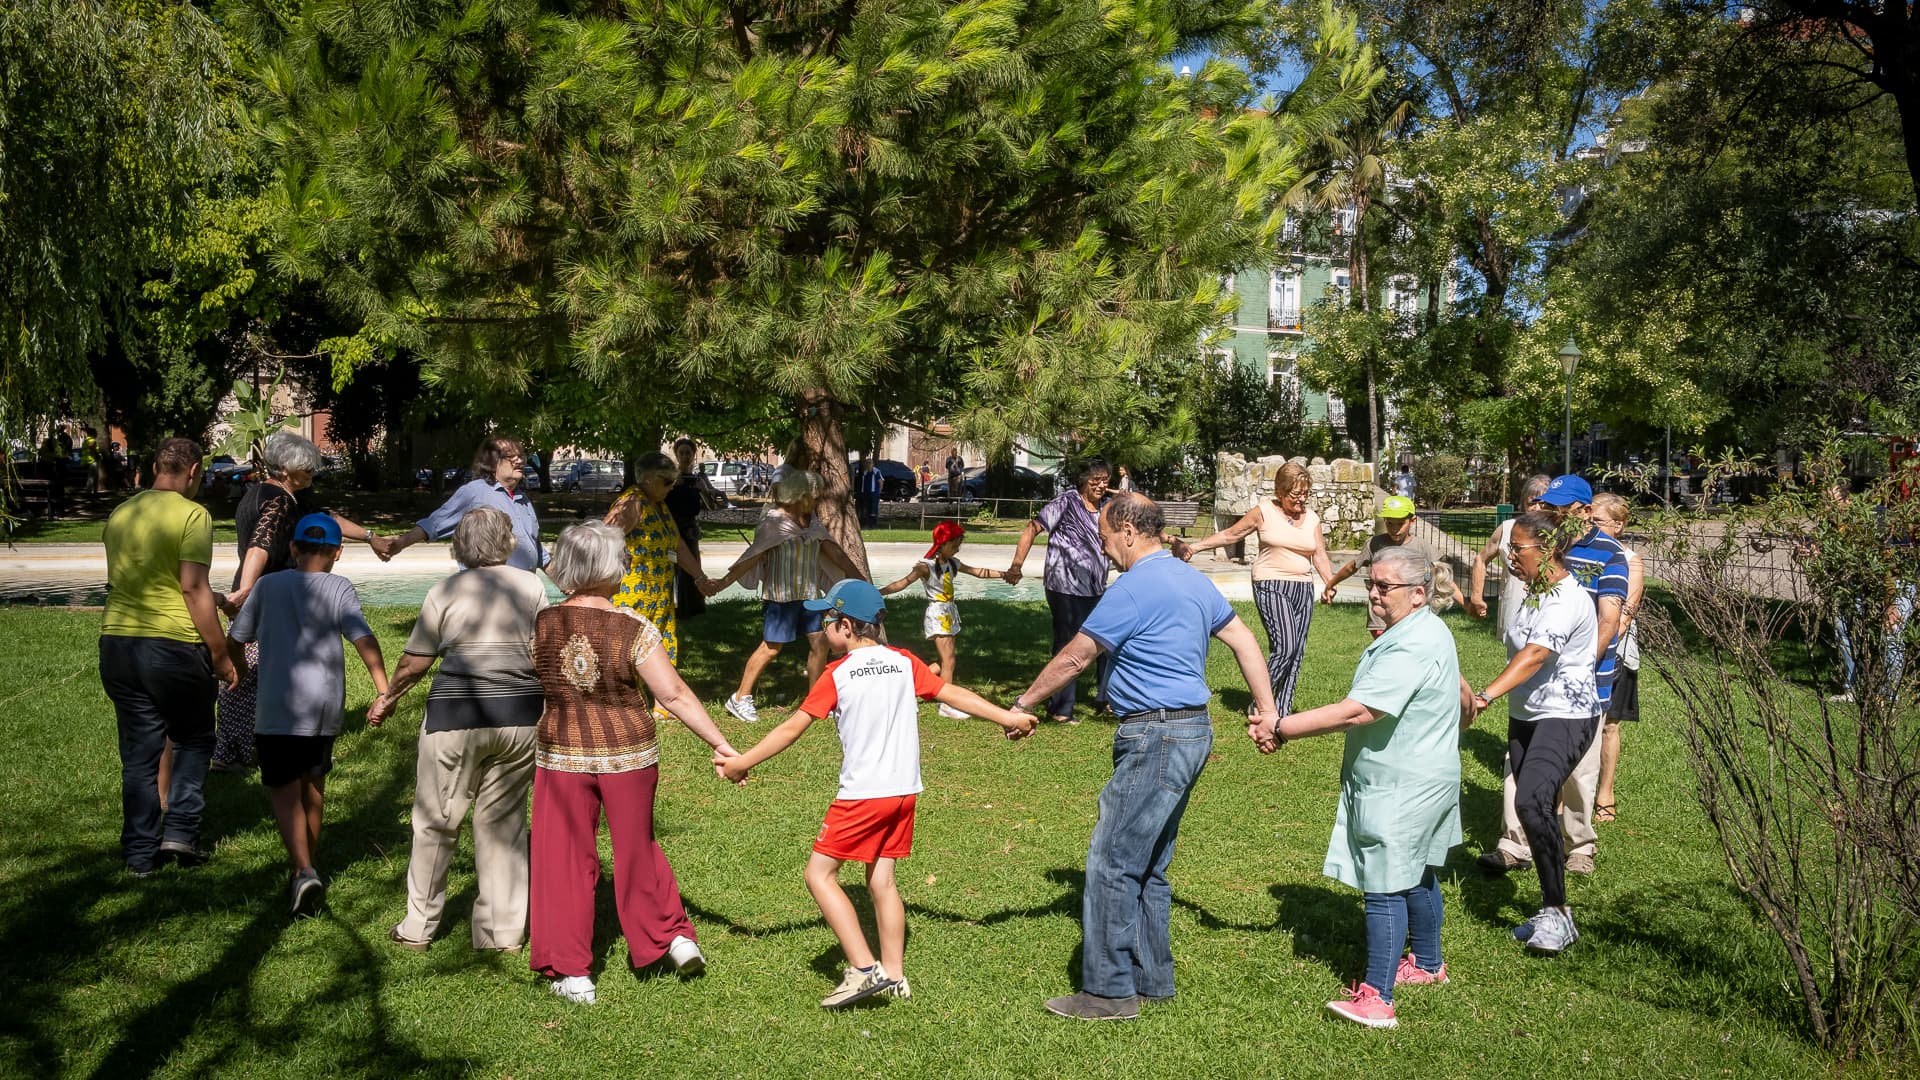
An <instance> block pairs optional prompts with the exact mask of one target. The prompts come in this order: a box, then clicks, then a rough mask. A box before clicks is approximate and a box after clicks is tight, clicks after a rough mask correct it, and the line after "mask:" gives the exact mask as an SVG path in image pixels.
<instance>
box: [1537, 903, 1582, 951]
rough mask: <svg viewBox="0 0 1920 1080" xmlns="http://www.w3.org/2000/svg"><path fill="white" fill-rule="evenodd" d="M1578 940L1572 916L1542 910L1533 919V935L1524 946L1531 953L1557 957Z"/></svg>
mask: <svg viewBox="0 0 1920 1080" xmlns="http://www.w3.org/2000/svg"><path fill="white" fill-rule="evenodd" d="M1579 940H1580V931H1579V930H1576V929H1575V928H1574V925H1573V916H1572V915H1568V914H1564V913H1562V912H1559V911H1555V910H1554V909H1552V908H1542V909H1541V910H1540V914H1538V915H1535V916H1534V917H1533V933H1532V934H1531V935H1529V936H1528V938H1527V940H1526V942H1525V944H1526V946H1527V948H1528V949H1529V950H1531V951H1533V952H1537V953H1546V954H1547V955H1548V956H1557V955H1559V954H1560V953H1563V952H1566V951H1567V946H1569V945H1572V944H1573V943H1574V942H1576V941H1579Z"/></svg>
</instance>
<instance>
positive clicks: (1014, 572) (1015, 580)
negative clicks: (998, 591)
mask: <svg viewBox="0 0 1920 1080" xmlns="http://www.w3.org/2000/svg"><path fill="white" fill-rule="evenodd" d="M1021 576H1022V575H1021V573H1020V568H1019V567H1017V566H1009V567H1007V572H1006V573H1004V574H1002V575H1001V576H1000V580H1002V581H1004V582H1006V583H1007V584H1009V585H1018V584H1020V578H1021Z"/></svg>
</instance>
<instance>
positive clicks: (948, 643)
mask: <svg viewBox="0 0 1920 1080" xmlns="http://www.w3.org/2000/svg"><path fill="white" fill-rule="evenodd" d="M966 539H967V530H966V528H965V527H964V526H962V525H961V524H960V523H959V522H957V521H943V522H941V523H939V524H938V525H935V526H934V527H933V546H932V547H930V548H928V549H927V554H926V556H925V557H924V558H922V559H921V560H920V561H919V562H917V563H914V564H913V569H912V570H909V571H907V576H906V577H903V578H901V579H900V580H899V581H896V582H894V583H893V584H891V585H888V586H887V587H886V588H884V589H881V590H880V595H882V596H892V595H893V594H894V593H897V592H899V591H900V590H902V589H904V588H906V587H908V586H909V585H912V584H913V583H914V582H916V581H924V582H926V583H927V613H926V615H925V616H924V617H922V619H921V621H920V628H921V630H922V631H923V632H924V633H925V634H926V635H927V637H928V638H930V639H931V640H932V641H933V650H934V652H935V653H937V654H938V655H939V658H940V659H939V662H937V663H935V664H934V665H933V669H934V670H935V671H937V672H939V673H940V677H941V678H943V679H945V680H947V681H948V682H952V681H953V664H954V649H953V639H954V637H955V635H957V634H959V633H960V605H959V604H958V603H956V602H955V600H954V598H953V576H954V575H955V574H971V575H972V576H974V577H977V578H991V579H993V580H995V581H1005V580H1007V574H1006V571H1004V570H985V569H982V568H980V567H978V566H968V565H967V564H966V563H963V562H961V561H960V560H959V559H957V558H955V556H956V555H958V554H959V553H960V545H961V544H963V543H965V542H966ZM940 715H941V716H944V717H946V718H947V719H949V720H965V719H966V718H967V714H966V713H964V712H961V711H960V710H959V709H956V708H954V707H953V706H951V705H945V704H943V705H941V706H940Z"/></svg>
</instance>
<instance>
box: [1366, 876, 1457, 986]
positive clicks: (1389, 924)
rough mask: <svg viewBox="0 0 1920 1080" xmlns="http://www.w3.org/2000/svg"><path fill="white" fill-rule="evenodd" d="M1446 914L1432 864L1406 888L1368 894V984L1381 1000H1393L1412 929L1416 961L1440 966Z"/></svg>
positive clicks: (1431, 967) (1424, 966)
mask: <svg viewBox="0 0 1920 1080" xmlns="http://www.w3.org/2000/svg"><path fill="white" fill-rule="evenodd" d="M1444 918H1445V915H1444V911H1443V908H1442V905H1441V903H1440V882H1439V880H1438V879H1436V878H1435V877H1434V876H1433V867H1431V866H1429V867H1427V872H1426V875H1425V876H1424V877H1422V878H1421V879H1420V884H1418V885H1415V886H1414V887H1413V888H1411V889H1408V890H1406V891H1405V892H1397V893H1375V892H1370V893H1368V894H1367V985H1368V986H1371V987H1373V988H1374V989H1375V990H1378V991H1380V999H1381V1000H1382V1001H1385V1002H1388V1003H1392V1001H1393V980H1394V977H1395V974H1396V973H1397V972H1398V971H1399V969H1400V954H1401V952H1402V951H1403V950H1405V949H1406V947H1407V939H1408V934H1409V932H1411V934H1412V939H1413V962H1414V963H1416V964H1419V965H1420V967H1421V968H1422V969H1424V970H1426V971H1439V970H1440V923H1441V922H1442V920H1443V919H1444Z"/></svg>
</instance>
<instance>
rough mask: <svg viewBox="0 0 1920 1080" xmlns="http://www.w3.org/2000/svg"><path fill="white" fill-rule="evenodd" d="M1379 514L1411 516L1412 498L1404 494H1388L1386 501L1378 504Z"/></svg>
mask: <svg viewBox="0 0 1920 1080" xmlns="http://www.w3.org/2000/svg"><path fill="white" fill-rule="evenodd" d="M1380 516H1381V517H1383V518H1403V517H1412V516H1413V500H1412V499H1409V498H1407V497H1406V496H1405V495H1389V496H1387V501H1386V502H1383V503H1381V504H1380Z"/></svg>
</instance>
